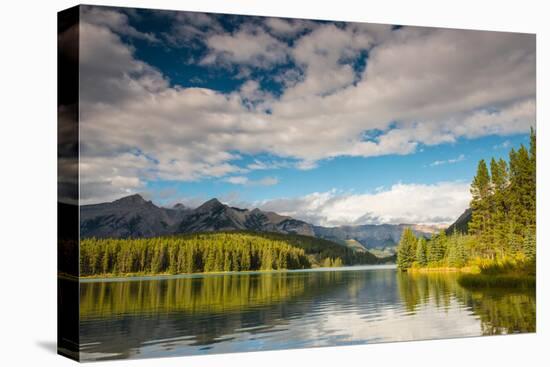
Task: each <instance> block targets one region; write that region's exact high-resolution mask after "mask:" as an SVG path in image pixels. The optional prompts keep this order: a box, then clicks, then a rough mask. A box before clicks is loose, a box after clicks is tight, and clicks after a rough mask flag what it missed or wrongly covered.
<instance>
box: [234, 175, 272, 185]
mask: <svg viewBox="0 0 550 367" xmlns="http://www.w3.org/2000/svg"><path fill="white" fill-rule="evenodd" d="M223 181H225V182H228V183H231V184H234V185H246V186H273V185H277V184H278V183H279V180H278V179H277V178H276V177H264V178H261V179H258V180H250V179H249V178H248V177H246V176H231V177H226V178H224V179H223Z"/></svg>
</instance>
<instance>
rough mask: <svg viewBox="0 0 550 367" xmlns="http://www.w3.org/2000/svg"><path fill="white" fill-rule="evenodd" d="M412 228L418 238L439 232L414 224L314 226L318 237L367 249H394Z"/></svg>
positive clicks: (429, 227) (432, 227)
mask: <svg viewBox="0 0 550 367" xmlns="http://www.w3.org/2000/svg"><path fill="white" fill-rule="evenodd" d="M409 227H410V228H412V229H413V231H414V232H415V234H416V235H417V236H425V237H431V235H432V234H433V233H435V232H436V231H437V227H435V226H418V225H414V224H365V225H357V226H339V227H321V226H314V227H313V230H314V233H315V236H316V237H320V238H325V239H327V240H331V241H336V242H340V243H348V244H349V243H350V241H353V244H354V245H355V246H356V244H357V243H359V244H360V245H362V246H363V247H364V248H366V249H374V248H376V249H387V248H393V247H395V246H396V245H397V243H398V242H399V240H400V239H401V233H403V230H404V229H405V228H409Z"/></svg>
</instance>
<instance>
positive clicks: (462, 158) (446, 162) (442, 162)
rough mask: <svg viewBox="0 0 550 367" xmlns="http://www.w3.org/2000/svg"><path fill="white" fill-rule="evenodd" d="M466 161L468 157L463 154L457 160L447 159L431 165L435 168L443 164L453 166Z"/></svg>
mask: <svg viewBox="0 0 550 367" xmlns="http://www.w3.org/2000/svg"><path fill="white" fill-rule="evenodd" d="M465 159H466V156H465V155H464V154H461V155H459V156H458V157H456V158H450V159H446V160H438V161H433V162H432V163H430V167H435V166H441V165H442V164H453V163H458V162H462V161H463V160H465Z"/></svg>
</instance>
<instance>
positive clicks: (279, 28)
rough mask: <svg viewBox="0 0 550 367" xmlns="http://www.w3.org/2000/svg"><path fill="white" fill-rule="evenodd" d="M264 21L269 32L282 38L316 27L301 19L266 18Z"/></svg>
mask: <svg viewBox="0 0 550 367" xmlns="http://www.w3.org/2000/svg"><path fill="white" fill-rule="evenodd" d="M264 23H265V25H266V27H267V29H268V30H269V32H270V33H272V34H274V35H276V36H279V37H283V38H289V37H294V36H296V35H297V34H299V33H302V32H304V31H307V30H311V29H313V28H315V27H316V25H315V23H313V22H311V21H309V20H303V19H283V18H267V19H266V20H265V22H264Z"/></svg>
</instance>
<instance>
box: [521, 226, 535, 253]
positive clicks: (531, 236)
mask: <svg viewBox="0 0 550 367" xmlns="http://www.w3.org/2000/svg"><path fill="white" fill-rule="evenodd" d="M523 253H524V254H525V257H526V258H527V259H528V260H531V261H534V260H535V259H536V256H537V248H536V236H535V232H534V231H533V229H529V230H527V234H526V235H525V239H524V242H523Z"/></svg>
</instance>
